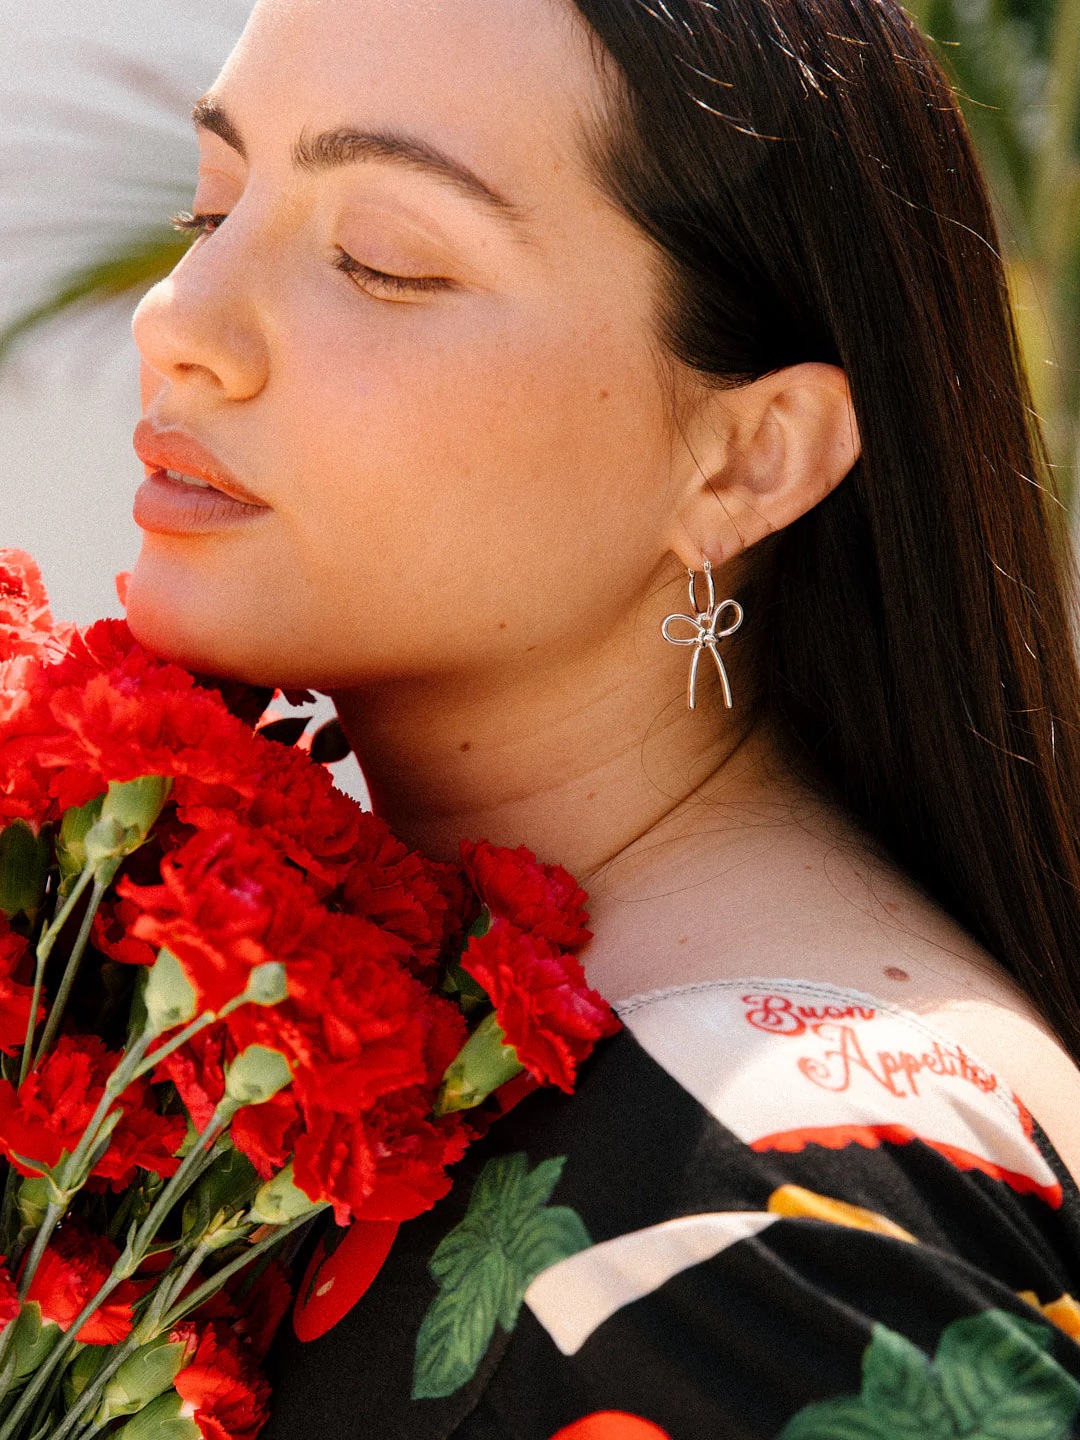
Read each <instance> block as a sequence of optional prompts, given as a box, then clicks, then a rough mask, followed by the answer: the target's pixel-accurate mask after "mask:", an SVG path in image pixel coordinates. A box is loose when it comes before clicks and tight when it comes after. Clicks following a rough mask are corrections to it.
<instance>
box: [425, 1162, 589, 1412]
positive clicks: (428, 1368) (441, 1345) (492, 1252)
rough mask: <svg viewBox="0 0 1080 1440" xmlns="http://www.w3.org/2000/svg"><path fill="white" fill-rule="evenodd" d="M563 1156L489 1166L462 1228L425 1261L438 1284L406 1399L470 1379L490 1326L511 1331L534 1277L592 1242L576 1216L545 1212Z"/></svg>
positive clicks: (561, 1209) (430, 1395)
mask: <svg viewBox="0 0 1080 1440" xmlns="http://www.w3.org/2000/svg"><path fill="white" fill-rule="evenodd" d="M565 1163H566V1157H565V1155H561V1156H558V1157H557V1158H555V1159H552V1160H544V1161H542V1162H541V1163H540V1164H539V1165H537V1166H536V1168H535V1169H534V1170H530V1169H529V1162H528V1159H527V1157H526V1156H525V1155H524V1154H518V1155H506V1156H502V1157H500V1158H499V1159H497V1160H489V1161H488V1163H487V1164H486V1165H485V1166H484V1168H483V1170H482V1171H481V1173H480V1176H479V1178H478V1179H477V1181H476V1184H475V1186H474V1187H473V1192H472V1196H471V1197H470V1199H469V1208H468V1210H467V1212H466V1214H465V1218H464V1220H462V1221H461V1223H460V1224H459V1225H456V1226H455V1227H454V1229H453V1230H451V1231H450V1233H449V1234H448V1235H446V1236H445V1237H444V1239H443V1241H442V1243H441V1244H440V1245H439V1247H438V1249H437V1250H436V1251H435V1253H434V1254H433V1255H432V1257H431V1261H430V1266H429V1268H430V1270H431V1273H432V1275H433V1276H434V1277H435V1279H436V1280H437V1281H438V1283H439V1294H438V1295H437V1296H436V1298H435V1299H434V1300H433V1301H432V1304H431V1308H430V1310H429V1311H428V1313H427V1315H426V1316H425V1317H424V1323H423V1324H422V1325H421V1327H420V1333H419V1335H418V1336H417V1337H416V1369H415V1371H414V1374H413V1391H412V1394H413V1399H414V1400H422V1399H436V1398H439V1397H441V1396H445V1395H452V1394H453V1393H454V1391H455V1390H458V1389H460V1387H461V1386H462V1385H464V1384H466V1383H467V1382H468V1381H469V1380H471V1379H472V1377H473V1375H475V1373H476V1367H477V1366H478V1365H479V1364H480V1361H481V1360H482V1359H483V1358H484V1355H485V1353H486V1351H487V1348H488V1345H489V1344H490V1343H491V1337H492V1335H493V1334H494V1333H495V1326H496V1324H498V1325H499V1326H501V1327H502V1329H503V1330H505V1331H507V1332H509V1331H511V1330H513V1328H514V1326H515V1325H516V1324H517V1317H518V1311H519V1310H520V1309H521V1302H522V1299H523V1298H524V1295H525V1291H526V1290H527V1289H528V1288H529V1286H530V1285H531V1284H532V1282H533V1280H535V1279H536V1277H537V1275H539V1274H540V1272H541V1271H543V1270H546V1269H548V1267H549V1266H551V1265H554V1264H556V1263H557V1262H558V1261H559V1260H565V1259H566V1258H567V1257H568V1256H570V1255H576V1254H577V1253H578V1251H579V1250H585V1249H587V1248H588V1247H589V1246H590V1245H591V1244H592V1241H591V1240H590V1239H589V1233H588V1231H587V1230H586V1229H585V1226H584V1225H583V1224H582V1221H581V1218H580V1217H579V1215H578V1214H577V1212H576V1211H574V1210H571V1209H569V1208H568V1207H567V1206H565V1205H552V1206H549V1205H548V1203H547V1202H548V1200H549V1199H550V1197H551V1192H552V1191H553V1190H554V1189H555V1186H556V1185H557V1184H558V1182H559V1176H560V1175H561V1174H562V1169H563V1165H564V1164H565Z"/></svg>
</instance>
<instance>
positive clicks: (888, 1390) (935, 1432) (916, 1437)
mask: <svg viewBox="0 0 1080 1440" xmlns="http://www.w3.org/2000/svg"><path fill="white" fill-rule="evenodd" d="M862 1369H863V1385H862V1400H863V1403H864V1405H865V1406H866V1409H867V1411H868V1413H869V1414H870V1415H872V1416H873V1418H874V1420H875V1422H876V1423H877V1425H878V1427H879V1428H880V1429H881V1431H882V1433H883V1434H886V1435H890V1436H895V1437H896V1440H952V1437H953V1436H954V1435H955V1434H956V1429H955V1427H954V1425H953V1422H952V1416H951V1414H950V1411H949V1408H948V1406H947V1404H946V1402H945V1400H944V1398H943V1396H942V1393H941V1386H940V1383H939V1377H938V1375H937V1374H936V1373H935V1371H934V1368H933V1367H932V1366H931V1364H930V1359H929V1357H928V1356H927V1355H924V1354H923V1352H922V1351H921V1350H920V1349H919V1347H918V1346H917V1345H913V1344H912V1343H911V1341H910V1340H908V1339H907V1338H906V1337H905V1336H903V1335H899V1334H897V1332H896V1331H895V1330H890V1329H889V1328H888V1327H887V1326H885V1325H875V1326H874V1333H873V1339H872V1340H871V1341H870V1344H869V1345H868V1346H867V1347H866V1350H865V1351H864V1352H863V1362H862Z"/></svg>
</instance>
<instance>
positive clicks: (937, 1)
mask: <svg viewBox="0 0 1080 1440" xmlns="http://www.w3.org/2000/svg"><path fill="white" fill-rule="evenodd" d="M249 8H250V0H171V3H170V4H168V5H163V4H161V3H160V0H78V3H76V0H54V3H53V4H52V5H49V6H39V5H33V6H30V5H27V4H26V3H25V0H0V34H2V35H3V37H4V48H3V57H4V62H5V63H4V66H3V70H2V72H0V545H16V546H20V547H22V548H25V549H28V550H30V551H32V553H33V554H34V555H35V556H36V557H37V559H38V561H39V563H40V564H41V565H42V568H43V569H44V572H45V579H46V582H47V584H48V586H49V590H50V592H51V594H52V596H53V601H54V608H55V610H56V613H57V614H58V615H61V616H63V617H65V618H68V619H73V620H76V621H79V622H85V621H88V620H90V619H92V618H94V617H96V616H98V615H103V614H118V613H119V605H118V602H117V599H116V595H115V592H114V589H113V575H114V574H115V572H116V571H117V570H121V569H127V568H130V566H131V564H132V563H133V561H134V558H135V555H136V553H137V549H138V531H137V530H136V528H135V526H134V523H133V522H132V520H131V514H130V508H131V496H132V494H133V492H134V489H135V486H136V485H137V483H138V480H139V478H140V475H141V471H140V467H139V466H138V464H137V462H136V460H135V458H134V455H133V454H132V452H131V432H132V429H133V426H134V423H135V420H136V418H137V415H138V401H137V383H136V374H137V369H136V361H135V352H134V347H133V345H132V343H131V338H130V333H129V321H130V316H131V311H132V310H133V308H134V306H135V303H136V302H137V300H138V298H139V296H140V294H141V293H142V291H143V290H144V289H145V288H146V287H147V285H149V284H151V283H153V281H154V280H156V279H157V278H158V277H159V276H160V275H161V274H163V273H165V272H166V271H167V270H168V269H170V268H171V266H172V264H173V263H175V260H176V259H177V258H178V256H179V254H180V253H181V251H182V248H183V245H184V244H185V243H186V242H185V240H184V239H183V238H182V237H180V236H178V235H177V234H176V233H175V232H174V231H173V230H172V229H171V228H170V226H169V224H168V218H167V217H168V216H169V215H170V214H171V213H172V212H173V211H175V210H177V209H181V208H184V207H185V206H186V205H187V204H188V203H189V202H190V198H191V194H192V186H193V177H194V171H195V164H196V151H195V144H194V139H193V136H192V131H191V125H190V121H189V119H188V112H189V110H190V107H191V103H192V101H193V100H195V99H196V98H197V97H198V96H199V95H200V94H201V93H202V92H203V91H204V90H205V89H206V88H207V86H208V85H209V84H210V82H211V80H212V79H213V77H214V75H215V74H216V72H217V70H218V68H219V66H220V64H221V61H222V60H223V59H224V57H225V55H226V54H227V53H228V51H229V49H230V47H231V45H232V43H233V41H234V39H235V38H236V36H237V35H238V34H239V32H240V30H241V29H242V27H243V24H244V20H245V19H246V16H247V13H248V10H249ZM909 8H910V9H912V11H913V13H914V14H915V15H916V18H917V19H918V20H919V22H920V23H921V24H922V26H923V28H924V30H926V31H927V32H928V33H929V34H930V35H931V36H933V37H934V38H935V40H936V41H937V42H938V49H939V54H941V56H942V58H943V59H944V60H945V62H946V64H947V65H948V67H949V68H950V69H951V71H952V73H953V75H954V77H955V80H956V83H957V85H958V87H959V89H960V92H961V95H962V97H963V99H964V106H965V110H966V112H967V115H968V118H969V121H970V124H971V127H972V130H973V132H974V135H975V138H976V141H977V144H978V146H979V148H980V150H981V153H982V155H983V159H984V162H985V165H986V168H987V171H988V173H989V177H990V182H991V186H992V189H993V192H994V196H995V200H996V203H997V207H998V211H999V218H1000V222H1001V228H1002V234H1003V241H1004V245H1005V247H1006V251H1007V257H1008V265H1009V275H1010V284H1011V288H1012V292H1013V296H1014V302H1015V306H1016V311H1017V316H1018V319H1019V321H1020V328H1021V332H1022V340H1023V345H1024V349H1025V353H1026V357H1027V362H1028V368H1029V372H1030V375H1031V379H1032V383H1033V387H1034V391H1035V398H1036V405H1037V408H1038V410H1039V413H1040V414H1041V415H1042V417H1043V419H1044V421H1045V423H1046V427H1047V432H1048V437H1049V440H1050V445H1051V451H1052V455H1053V459H1054V463H1055V467H1056V472H1057V478H1058V484H1059V488H1060V490H1061V493H1062V494H1063V495H1064V496H1065V497H1066V499H1068V500H1069V501H1070V503H1071V501H1072V498H1073V496H1074V495H1076V493H1077V491H1078V485H1077V474H1078V460H1080V0H913V3H912V4H911V5H910V6H909ZM1077 508H1078V507H1077V506H1075V505H1074V506H1073V513H1074V514H1075V513H1076V510H1077Z"/></svg>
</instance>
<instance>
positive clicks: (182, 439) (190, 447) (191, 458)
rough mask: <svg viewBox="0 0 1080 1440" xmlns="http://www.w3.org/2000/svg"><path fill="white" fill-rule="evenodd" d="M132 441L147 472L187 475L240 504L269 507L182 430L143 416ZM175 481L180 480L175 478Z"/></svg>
mask: <svg viewBox="0 0 1080 1440" xmlns="http://www.w3.org/2000/svg"><path fill="white" fill-rule="evenodd" d="M132 443H133V444H134V446H135V453H136V455H138V457H139V459H140V460H141V461H142V463H143V464H144V465H145V466H146V468H147V473H148V474H151V475H152V474H154V473H155V472H158V471H172V473H173V476H174V477H175V476H184V475H188V476H191V478H192V479H194V480H198V481H201V482H202V484H203V485H204V486H205V485H209V486H210V487H211V488H212V489H214V490H217V491H220V493H221V494H222V495H228V496H229V498H230V499H232V500H236V501H239V503H240V504H242V505H249V506H252V507H253V508H255V509H259V510H267V509H269V508H270V507H269V506H268V505H267V504H266V502H265V501H263V500H260V499H259V497H258V496H257V495H256V494H254V493H253V492H252V491H251V490H249V489H248V488H247V486H246V485H242V484H241V483H240V481H239V480H238V479H237V478H236V476H235V475H233V474H232V473H231V472H230V471H229V470H228V469H227V468H226V467H225V466H224V465H222V463H221V461H220V460H218V458H217V456H215V455H214V454H212V453H211V452H210V451H209V450H207V449H206V447H205V446H204V445H202V444H200V442H199V441H198V440H196V439H195V437H194V436H193V435H188V434H187V433H186V432H185V431H183V430H162V429H159V428H158V427H157V426H156V425H155V424H154V423H153V421H152V420H146V419H143V420H140V421H139V423H138V425H136V427H135V434H134V437H133V441H132ZM175 483H178V484H183V483H184V482H183V481H182V480H176V481H175ZM190 488H192V489H194V488H197V487H190Z"/></svg>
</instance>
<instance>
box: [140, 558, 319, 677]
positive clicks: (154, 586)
mask: <svg viewBox="0 0 1080 1440" xmlns="http://www.w3.org/2000/svg"><path fill="white" fill-rule="evenodd" d="M239 599H240V597H239V596H231V597H228V596H221V595H215V594H214V593H213V590H212V589H211V587H209V586H207V585H205V584H200V583H199V579H198V577H197V576H195V575H192V574H191V573H190V572H188V571H186V570H181V569H178V568H176V567H173V566H170V565H167V564H161V563H159V562H158V561H157V559H156V557H153V558H152V557H149V556H147V555H146V552H145V550H144V552H143V554H142V555H141V556H140V557H139V562H138V564H137V565H136V566H135V569H134V570H133V571H132V573H131V581H130V584H129V586H128V594H127V621H128V625H129V626H130V628H131V633H132V634H133V635H134V636H135V639H136V640H138V641H139V643H140V644H141V645H145V646H146V648H147V649H148V650H152V651H153V652H154V654H155V655H159V656H160V657H161V658H162V659H163V660H171V661H173V663H174V664H177V665H182V666H184V668H185V669H187V670H193V671H197V672H198V673H199V674H203V675H221V676H225V677H227V678H229V679H232V680H242V681H246V682H247V683H248V684H252V685H271V686H274V685H289V686H290V687H291V686H293V685H296V686H297V688H303V686H304V685H306V684H307V683H308V682H307V681H306V680H305V681H302V682H300V681H297V680H295V679H293V678H292V677H291V676H290V675H287V674H286V675H283V674H282V672H283V670H291V669H292V668H293V667H292V666H291V665H290V664H289V657H287V656H286V655H284V654H283V653H282V650H281V647H280V643H278V644H275V626H274V623H273V620H272V617H271V616H269V615H268V616H267V617H266V619H265V620H264V621H262V622H260V621H259V620H258V619H257V617H256V616H254V615H252V614H251V609H252V607H251V606H250V604H249V605H246V606H244V607H243V608H242V609H241V608H240V607H239V606H238V605H237V603H236V602H237V601H238V600H239Z"/></svg>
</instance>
